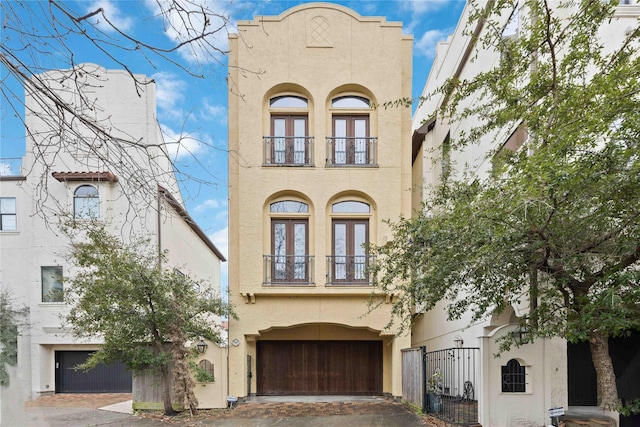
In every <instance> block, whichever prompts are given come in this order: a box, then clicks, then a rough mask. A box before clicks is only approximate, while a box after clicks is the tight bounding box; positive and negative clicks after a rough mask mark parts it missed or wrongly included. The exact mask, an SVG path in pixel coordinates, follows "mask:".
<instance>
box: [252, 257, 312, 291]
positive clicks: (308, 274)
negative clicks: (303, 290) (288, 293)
mask: <svg viewBox="0 0 640 427" xmlns="http://www.w3.org/2000/svg"><path fill="white" fill-rule="evenodd" d="M264 284H265V285H273V286H313V256H311V255H265V256H264Z"/></svg>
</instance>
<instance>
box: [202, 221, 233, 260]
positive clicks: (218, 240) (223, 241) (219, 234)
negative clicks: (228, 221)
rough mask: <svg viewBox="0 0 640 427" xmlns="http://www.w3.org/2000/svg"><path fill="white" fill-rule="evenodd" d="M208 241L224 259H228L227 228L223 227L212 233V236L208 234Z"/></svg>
mask: <svg viewBox="0 0 640 427" xmlns="http://www.w3.org/2000/svg"><path fill="white" fill-rule="evenodd" d="M207 237H209V240H211V241H212V242H213V244H214V245H216V248H218V249H219V250H220V252H222V255H224V257H225V258H227V259H228V258H229V227H228V226H227V227H225V228H223V229H221V230H218V231H214V232H213V233H212V234H209V236H207Z"/></svg>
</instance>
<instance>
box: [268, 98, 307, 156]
mask: <svg viewBox="0 0 640 427" xmlns="http://www.w3.org/2000/svg"><path fill="white" fill-rule="evenodd" d="M269 107H270V109H271V135H270V136H266V137H264V150H265V151H264V163H265V165H282V166H300V165H310V164H311V163H312V160H311V157H312V156H311V149H312V146H311V143H312V141H313V138H311V137H310V136H309V123H308V121H309V113H308V108H309V101H308V100H307V99H306V98H303V97H301V96H294V95H285V96H277V97H274V98H271V100H270V101H269Z"/></svg>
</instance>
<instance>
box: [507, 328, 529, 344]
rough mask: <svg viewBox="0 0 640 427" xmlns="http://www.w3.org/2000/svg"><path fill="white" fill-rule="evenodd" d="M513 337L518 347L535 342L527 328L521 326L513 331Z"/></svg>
mask: <svg viewBox="0 0 640 427" xmlns="http://www.w3.org/2000/svg"><path fill="white" fill-rule="evenodd" d="M511 337H512V338H513V341H514V342H515V343H516V344H517V345H518V346H521V345H522V344H527V343H529V342H532V341H533V340H532V339H531V331H530V330H529V328H527V327H526V326H519V327H518V328H517V329H515V330H514V331H511Z"/></svg>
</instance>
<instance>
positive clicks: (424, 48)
mask: <svg viewBox="0 0 640 427" xmlns="http://www.w3.org/2000/svg"><path fill="white" fill-rule="evenodd" d="M449 33H450V31H449V30H429V31H426V32H425V33H424V34H423V35H422V36H421V37H420V38H419V39H418V40H417V41H416V42H415V43H414V46H413V47H414V52H415V54H416V55H422V56H425V57H427V58H434V57H435V56H436V44H437V43H438V42H439V41H442V40H446V39H447V36H448V35H449Z"/></svg>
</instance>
